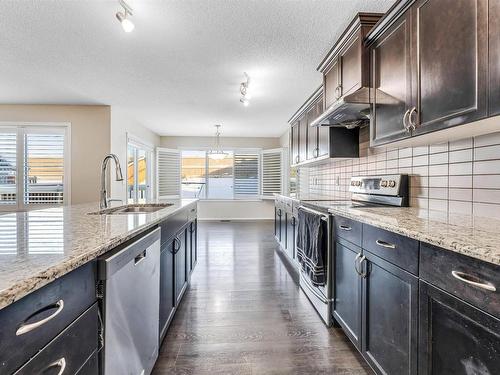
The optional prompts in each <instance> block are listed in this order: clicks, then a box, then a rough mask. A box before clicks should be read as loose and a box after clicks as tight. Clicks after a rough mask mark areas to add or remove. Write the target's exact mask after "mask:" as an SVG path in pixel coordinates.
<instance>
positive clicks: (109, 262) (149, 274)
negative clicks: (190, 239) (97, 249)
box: [98, 228, 160, 375]
mask: <svg viewBox="0 0 500 375" xmlns="http://www.w3.org/2000/svg"><path fill="white" fill-rule="evenodd" d="M98 274H99V289H100V290H99V295H100V296H101V297H102V304H101V308H102V313H103V314H102V315H103V317H104V347H103V352H102V354H101V360H102V361H101V369H102V370H103V372H104V374H105V375H118V374H120V375H148V374H150V373H151V371H152V369H153V366H154V364H155V362H156V359H157V358H158V345H159V343H158V332H159V320H158V319H159V303H160V229H159V228H158V229H155V230H154V231H152V232H150V233H148V234H146V235H145V236H143V237H141V238H140V239H138V240H137V241H134V242H133V243H131V244H128V245H125V246H124V247H123V248H118V249H117V250H116V251H114V252H113V253H112V254H111V255H107V256H104V257H102V258H99V261H98Z"/></svg>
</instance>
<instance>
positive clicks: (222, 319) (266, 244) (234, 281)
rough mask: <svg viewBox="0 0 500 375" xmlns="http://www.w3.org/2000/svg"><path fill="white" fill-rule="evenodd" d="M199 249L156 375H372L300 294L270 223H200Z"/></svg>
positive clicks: (346, 342) (341, 338) (352, 349)
mask: <svg viewBox="0 0 500 375" xmlns="http://www.w3.org/2000/svg"><path fill="white" fill-rule="evenodd" d="M198 248H199V258H198V265H197V266H196V269H195V271H194V273H193V275H192V280H191V288H190V289H189V290H188V291H187V294H186V295H185V296H184V300H183V302H182V303H181V306H180V307H179V310H178V311H177V314H176V316H175V318H174V320H173V322H172V325H171V327H170V329H169V331H168V334H167V336H166V338H165V341H164V342H163V345H162V347H161V349H160V356H159V359H158V362H157V364H156V367H155V370H154V371H153V374H154V375H165V374H200V375H203V374H211V375H215V374H371V370H369V368H368V367H367V365H366V364H365V363H364V362H363V360H362V358H361V357H360V355H359V354H358V353H357V351H356V350H355V349H354V347H353V346H352V345H351V344H350V342H348V340H347V338H346V337H345V335H344V334H343V333H342V331H341V330H340V329H335V328H331V329H328V328H326V327H325V326H324V324H323V323H322V322H321V320H320V318H319V317H318V315H317V314H316V312H315V310H314V309H313V308H312V307H311V305H310V304H309V302H308V300H307V297H306V296H305V295H304V293H302V292H301V291H300V290H299V287H298V286H297V283H296V280H294V277H296V275H294V276H293V277H292V276H291V275H293V272H291V273H290V272H289V270H288V269H287V267H285V265H284V263H283V262H282V260H281V259H280V257H281V256H283V255H282V254H280V252H279V251H277V244H276V242H275V240H274V236H273V223H272V222H270V221H269V222H232V223H217V222H210V223H206V222H205V223H200V225H199V237H198Z"/></svg>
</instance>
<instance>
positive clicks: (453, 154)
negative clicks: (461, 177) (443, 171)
mask: <svg viewBox="0 0 500 375" xmlns="http://www.w3.org/2000/svg"><path fill="white" fill-rule="evenodd" d="M466 161H472V149H471V148H469V149H466V150H459V151H450V156H449V162H450V163H463V162H466Z"/></svg>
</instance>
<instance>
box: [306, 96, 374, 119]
mask: <svg viewBox="0 0 500 375" xmlns="http://www.w3.org/2000/svg"><path fill="white" fill-rule="evenodd" d="M370 102H371V101H370V88H368V87H362V88H360V89H358V90H356V91H355V92H353V93H351V94H348V95H344V96H343V97H341V98H340V99H339V100H337V101H336V102H335V103H333V104H332V105H331V106H330V107H328V108H327V109H326V110H325V111H324V112H323V113H322V114H321V115H320V116H319V117H318V118H316V119H315V120H314V121H312V122H311V126H340V127H347V128H355V127H357V126H360V125H363V124H365V123H367V122H368V121H369V120H370Z"/></svg>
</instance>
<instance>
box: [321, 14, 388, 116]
mask: <svg viewBox="0 0 500 375" xmlns="http://www.w3.org/2000/svg"><path fill="white" fill-rule="evenodd" d="M381 17H382V14H378V13H358V14H357V15H356V16H355V17H354V19H353V20H352V22H351V23H350V24H349V26H348V27H347V28H346V30H345V31H344V33H343V34H342V35H341V36H340V38H339V39H338V40H337V41H336V42H335V44H334V45H333V47H332V49H331V50H330V51H329V52H328V54H327V55H326V56H325V58H324V59H323V61H321V63H320V64H319V66H318V68H317V69H318V71H319V72H321V73H322V74H323V87H324V98H325V109H327V108H328V107H329V106H331V105H332V104H334V103H335V102H336V101H338V100H339V99H340V98H341V97H342V96H344V95H348V94H351V93H352V92H354V91H356V90H357V89H359V88H362V87H369V85H370V56H369V53H368V50H367V49H366V47H365V44H364V38H365V36H366V35H367V34H368V32H369V31H370V29H371V28H372V27H373V26H374V25H375V24H376V23H377V21H378V20H379V19H380V18H381Z"/></svg>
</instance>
